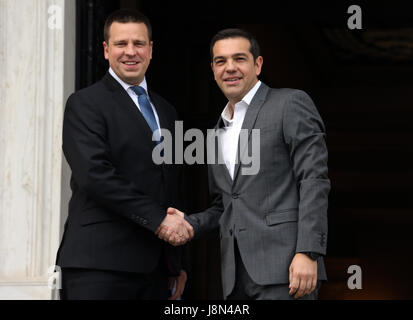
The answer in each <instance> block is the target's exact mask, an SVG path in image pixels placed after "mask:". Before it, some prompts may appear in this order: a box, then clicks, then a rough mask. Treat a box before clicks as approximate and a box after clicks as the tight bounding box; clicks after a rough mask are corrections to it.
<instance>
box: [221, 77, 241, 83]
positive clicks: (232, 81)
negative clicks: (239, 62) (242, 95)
mask: <svg viewBox="0 0 413 320" xmlns="http://www.w3.org/2000/svg"><path fill="white" fill-rule="evenodd" d="M239 80H241V78H237V77H235V78H227V79H225V80H224V82H226V83H228V84H231V83H236V82H237V81H239Z"/></svg>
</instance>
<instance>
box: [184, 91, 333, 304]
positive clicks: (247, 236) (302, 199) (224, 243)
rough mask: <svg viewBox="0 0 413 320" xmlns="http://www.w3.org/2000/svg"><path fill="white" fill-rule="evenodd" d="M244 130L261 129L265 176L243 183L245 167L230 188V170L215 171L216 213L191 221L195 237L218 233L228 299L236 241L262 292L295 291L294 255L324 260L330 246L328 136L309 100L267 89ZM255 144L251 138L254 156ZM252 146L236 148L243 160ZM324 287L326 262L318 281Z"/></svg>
mask: <svg viewBox="0 0 413 320" xmlns="http://www.w3.org/2000/svg"><path fill="white" fill-rule="evenodd" d="M220 126H222V120H221V118H220V120H219V122H218V124H217V128H218V127H220ZM242 128H243V129H248V130H249V131H251V129H260V170H259V172H258V173H257V174H255V175H245V174H243V171H242V169H243V168H242V167H243V164H241V165H237V166H236V167H235V173H234V180H233V181H232V179H231V177H230V176H229V173H228V170H227V168H226V166H225V164H211V165H209V167H208V168H209V184H210V195H211V196H212V199H213V201H212V206H211V207H210V208H209V209H207V210H206V211H204V212H200V213H196V214H192V215H189V216H186V219H187V220H188V221H189V222H190V223H191V224H192V225H193V227H194V231H195V237H201V236H202V235H204V234H205V233H208V232H210V231H211V230H213V229H214V228H217V227H219V228H220V238H221V270H222V283H223V294H224V297H227V296H228V295H229V294H230V293H231V291H232V289H233V287H234V283H235V260H234V237H236V239H237V243H238V247H239V250H240V253H241V257H242V260H243V262H244V265H245V267H246V270H247V271H248V273H249V275H250V277H251V278H252V279H253V280H254V282H256V283H257V284H259V285H273V284H286V283H289V266H290V264H291V261H292V259H293V257H294V255H295V253H298V252H310V251H311V252H317V253H320V254H322V255H325V254H326V246H327V206H328V194H329V190H330V181H329V179H328V176H327V148H326V143H325V128H324V124H323V122H322V120H321V117H320V115H319V113H318V112H317V109H316V107H315V105H314V103H313V101H312V100H311V98H310V97H309V96H308V95H307V94H306V93H305V92H303V91H300V90H295V89H271V88H269V87H268V86H266V85H265V84H263V83H262V84H261V86H260V87H259V89H258V91H257V93H256V94H255V96H254V98H253V100H252V101H251V104H250V105H249V107H248V110H247V113H246V115H245V119H244V122H243V125H242ZM251 140H252V139H251V134H250V135H249V139H248V147H249V148H248V150H251ZM246 146H247V145H239V146H238V148H239V150H241V154H242V152H245V150H247V149H246ZM250 152H251V151H250ZM325 279H326V272H325V267H324V262H323V258H322V257H320V258H319V259H318V280H325Z"/></svg>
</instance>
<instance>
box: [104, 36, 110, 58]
mask: <svg viewBox="0 0 413 320" xmlns="http://www.w3.org/2000/svg"><path fill="white" fill-rule="evenodd" d="M103 54H104V55H105V59H106V60H109V46H108V45H107V43H106V42H105V41H103Z"/></svg>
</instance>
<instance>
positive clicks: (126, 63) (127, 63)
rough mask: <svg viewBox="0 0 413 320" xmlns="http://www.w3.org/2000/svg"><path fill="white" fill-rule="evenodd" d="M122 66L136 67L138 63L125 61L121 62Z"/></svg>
mask: <svg viewBox="0 0 413 320" xmlns="http://www.w3.org/2000/svg"><path fill="white" fill-rule="evenodd" d="M122 63H123V64H125V65H127V66H136V65H137V64H138V63H139V62H136V61H125V62H122Z"/></svg>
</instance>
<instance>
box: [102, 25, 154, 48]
mask: <svg viewBox="0 0 413 320" xmlns="http://www.w3.org/2000/svg"><path fill="white" fill-rule="evenodd" d="M115 23H118V24H143V25H144V26H145V28H146V35H147V37H148V40H149V43H151V42H152V40H151V38H150V36H149V29H148V26H147V25H146V23H145V22H135V21H128V22H121V21H113V22H112V23H111V24H110V26H109V28H108V33H107V36H108V39H107V42H109V39H110V29H111V28H112V26H113V25H114V24H115ZM105 42H106V40H105Z"/></svg>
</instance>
